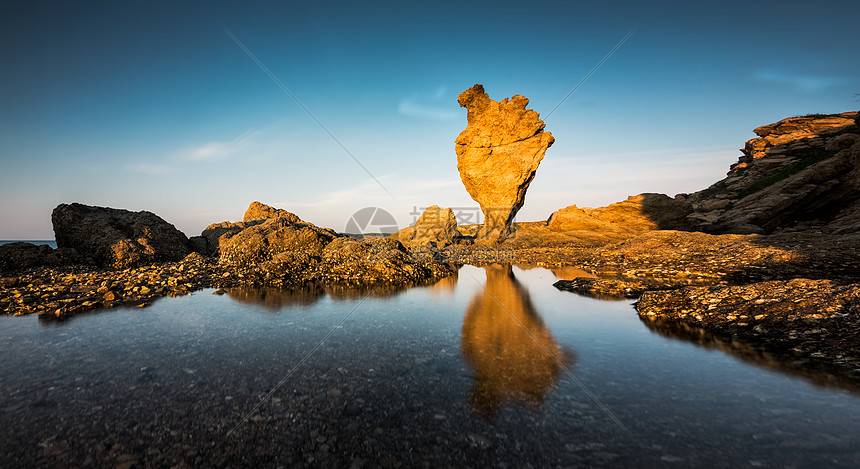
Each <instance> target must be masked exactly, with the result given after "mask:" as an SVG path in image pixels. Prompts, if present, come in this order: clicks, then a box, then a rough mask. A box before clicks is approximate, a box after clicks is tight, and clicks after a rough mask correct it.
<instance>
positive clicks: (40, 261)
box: [0, 242, 83, 272]
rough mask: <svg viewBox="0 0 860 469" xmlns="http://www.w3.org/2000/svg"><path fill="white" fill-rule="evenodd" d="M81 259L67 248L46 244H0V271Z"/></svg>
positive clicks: (59, 263) (50, 265)
mask: <svg viewBox="0 0 860 469" xmlns="http://www.w3.org/2000/svg"><path fill="white" fill-rule="evenodd" d="M82 261H83V259H82V258H81V256H80V255H78V253H77V251H75V250H74V249H69V248H60V249H51V247H50V246H48V245H47V244H42V245H39V246H37V245H35V244H31V243H23V242H19V243H9V244H4V245H2V246H0V272H11V271H15V270H22V269H30V268H33V267H44V266H47V267H56V266H61V265H72V264H80V263H82Z"/></svg>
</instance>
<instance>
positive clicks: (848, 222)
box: [687, 112, 860, 234]
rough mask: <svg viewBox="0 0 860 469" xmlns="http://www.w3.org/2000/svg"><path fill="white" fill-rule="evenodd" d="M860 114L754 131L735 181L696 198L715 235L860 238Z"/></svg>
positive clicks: (703, 223)
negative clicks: (859, 120) (818, 234)
mask: <svg viewBox="0 0 860 469" xmlns="http://www.w3.org/2000/svg"><path fill="white" fill-rule="evenodd" d="M855 116H856V113H853V112H847V113H842V114H833V115H823V116H822V115H815V116H806V117H794V118H789V119H783V120H781V121H779V122H777V123H775V124H770V125H766V126H762V127H759V128H757V129H755V132H756V133H757V134H758V135H761V137H760V138H757V139H753V140H750V141H749V142H747V145H746V148H745V149H744V150H742V151H743V152H744V156H742V157H741V158H740V160H739V162H738V163H736V164H734V165H732V168H731V171H729V174H728V177H726V178H725V179H723V180H721V181H718V182H717V183H715V184H713V185H711V187H709V188H707V189H705V190H702V191H699V192H696V193H694V194H691V195H690V196H689V197H687V202H688V203H690V204H691V208H692V209H693V213H692V214H691V215H690V216H689V219H690V221H691V223H693V224H694V226H695V227H696V228H697V229H699V230H702V231H707V232H710V233H762V234H770V233H775V232H786V231H795V232H797V231H801V232H802V231H807V232H818V231H820V232H823V233H836V234H843V233H856V232H860V127H858V126H857V125H855Z"/></svg>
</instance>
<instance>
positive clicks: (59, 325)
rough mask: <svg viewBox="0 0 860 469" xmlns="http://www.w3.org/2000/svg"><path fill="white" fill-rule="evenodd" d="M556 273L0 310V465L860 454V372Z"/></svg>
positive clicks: (546, 463)
mask: <svg viewBox="0 0 860 469" xmlns="http://www.w3.org/2000/svg"><path fill="white" fill-rule="evenodd" d="M559 276H561V277H563V276H565V273H564V272H563V271H556V273H555V274H554V273H553V272H551V271H549V270H545V269H541V268H519V267H510V266H490V267H485V268H479V267H473V266H464V267H463V268H462V269H460V271H459V272H458V275H457V276H455V277H451V278H448V279H444V280H442V281H440V282H439V283H437V284H436V285H433V286H430V287H421V288H412V289H409V290H405V291H399V292H397V291H387V290H383V289H377V291H365V292H354V291H353V292H350V291H339V290H331V291H329V292H328V293H326V292H324V291H322V290H320V289H316V290H315V289H302V290H297V291H277V290H266V289H236V290H232V291H230V292H229V294H225V295H215V294H213V293H214V291H213V290H204V291H200V292H197V293H195V294H193V295H190V296H184V297H178V298H165V299H162V300H159V301H157V302H155V303H154V304H153V305H152V306H150V307H147V308H142V309H138V308H123V309H112V310H106V311H101V312H92V313H87V314H82V315H79V316H76V317H73V318H72V319H71V320H68V321H63V322H58V321H52V320H40V319H38V318H36V317H2V318H0V356H2V357H3V360H0V382H2V383H3V385H2V387H0V405H2V407H3V411H2V425H0V441H2V452H0V466H2V467H15V466H21V465H26V466H32V465H37V466H52V467H56V466H58V465H71V466H81V465H89V464H94V465H98V466H103V465H111V466H120V465H123V464H126V465H135V464H136V465H144V466H174V465H177V464H186V465H189V466H192V467H209V466H232V467H249V466H253V467H278V466H283V467H295V466H329V467H350V466H352V467H379V466H382V467H415V466H418V467H429V466H432V467H443V466H458V467H462V466H473V467H486V466H499V467H527V466H529V465H530V466H532V467H580V466H585V467H588V466H592V467H860V418H858V417H860V398H858V395H860V394H858V392H857V389H858V388H857V387H856V385H855V383H853V382H851V381H850V380H846V379H843V378H840V377H839V376H834V375H831V374H829V372H828V371H827V370H824V369H820V368H817V367H815V366H813V365H805V364H799V362H798V360H797V359H795V358H792V357H780V356H774V355H772V354H768V353H763V352H761V353H758V352H756V351H755V349H754V348H752V347H749V346H748V345H746V344H740V343H735V342H733V341H731V340H728V339H724V338H716V337H714V338H712V339H713V340H703V337H707V336H703V335H701V334H695V337H697V339H696V343H694V342H692V341H691V340H689V339H688V338H685V336H684V334H679V333H678V332H677V331H675V330H674V329H672V328H671V327H667V328H665V329H661V328H660V327H651V328H649V327H647V326H646V325H645V324H643V323H642V322H641V321H640V320H639V319H638V317H637V315H636V313H635V310H634V309H633V306H632V304H631V302H629V301H601V300H595V299H590V298H585V297H581V296H578V295H575V294H573V293H569V292H563V291H558V290H556V289H555V288H554V287H552V283H553V282H555V281H556V280H557V277H559ZM698 344H708V346H707V347H704V346H702V345H698ZM715 344H717V345H715Z"/></svg>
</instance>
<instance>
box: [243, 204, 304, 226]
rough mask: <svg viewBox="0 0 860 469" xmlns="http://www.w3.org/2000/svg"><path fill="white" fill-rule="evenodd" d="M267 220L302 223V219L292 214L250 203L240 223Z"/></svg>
mask: <svg viewBox="0 0 860 469" xmlns="http://www.w3.org/2000/svg"><path fill="white" fill-rule="evenodd" d="M268 218H283V219H286V220H287V221H289V222H292V223H303V222H302V219H301V218H299V217H298V216H297V215H296V214H294V213H291V212H288V211H286V210H284V209H280V208H275V207H271V206H269V205H266V204H262V203H260V202H251V205H250V206H249V207H248V210H245V216H244V217H243V218H242V221H243V222H245V223H247V222H250V221H254V220H266V219H268Z"/></svg>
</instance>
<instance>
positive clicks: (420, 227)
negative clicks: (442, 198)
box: [391, 205, 459, 247]
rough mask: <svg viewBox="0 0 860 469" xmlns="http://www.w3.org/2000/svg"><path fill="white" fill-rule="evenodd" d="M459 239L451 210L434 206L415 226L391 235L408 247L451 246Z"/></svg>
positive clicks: (429, 208)
mask: <svg viewBox="0 0 860 469" xmlns="http://www.w3.org/2000/svg"><path fill="white" fill-rule="evenodd" d="M457 237H459V232H458V231H457V218H456V217H455V216H454V211H453V210H451V209H450V208H446V209H442V208H440V207H439V206H438V205H432V206H430V207H427V209H426V210H424V213H422V214H421V216H420V217H418V221H416V222H415V224H414V225H413V226H410V227H407V228H403V229H402V230H400V231H398V232H397V233H394V234H393V235H391V238H392V239H396V240H398V241H400V242H401V243H403V245H404V246H406V247H411V246H415V245H433V246H435V247H444V246H450V245H451V244H452V243H453V242H454V239H455V238H457Z"/></svg>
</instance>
